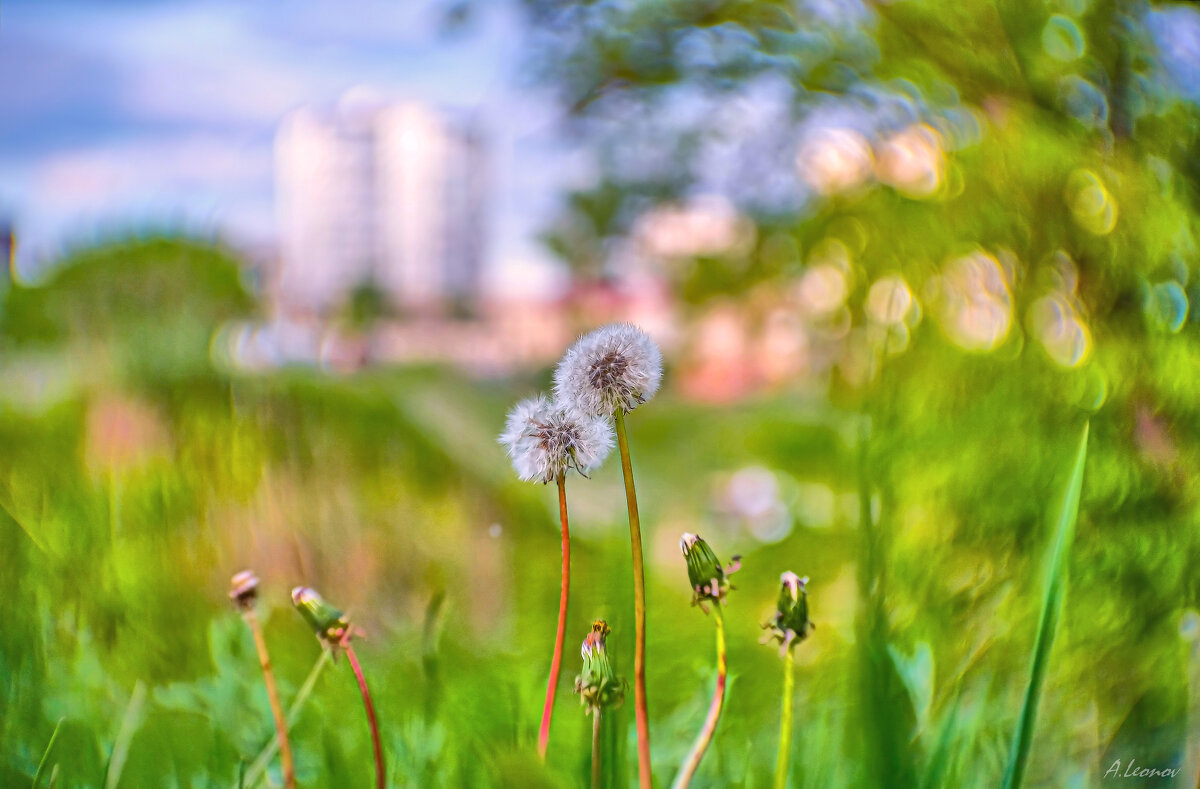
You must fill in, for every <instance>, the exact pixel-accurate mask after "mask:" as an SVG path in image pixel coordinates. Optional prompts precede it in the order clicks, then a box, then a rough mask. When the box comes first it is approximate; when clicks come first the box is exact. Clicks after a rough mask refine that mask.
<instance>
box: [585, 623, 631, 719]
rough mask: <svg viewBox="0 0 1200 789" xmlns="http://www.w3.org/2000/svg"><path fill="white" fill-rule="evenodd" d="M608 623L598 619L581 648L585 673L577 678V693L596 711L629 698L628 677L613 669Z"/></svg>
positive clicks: (590, 709)
mask: <svg viewBox="0 0 1200 789" xmlns="http://www.w3.org/2000/svg"><path fill="white" fill-rule="evenodd" d="M609 632H610V631H609V628H608V623H607V622H605V621H604V620H603V619H597V620H596V621H595V622H593V623H592V630H591V632H590V633H588V634H587V637H586V638H584V639H583V647H582V648H581V649H580V652H581V654H582V655H583V672H582V673H581V674H580V675H579V676H578V677H576V678H575V692H576V693H578V694H579V700H580V702H581V703H583V705H584V706H586V707H587V708H588V710H587V711H588V713H589V714H590V713H591V712H592V711H593V710H597V709H600V708H603V707H612V706H615V705H617V704H620V703H621V702H622V701H624V699H625V680H624V679H621V678H620V677H618V676H617V674H616V672H615V671H614V670H613V665H612V660H611V659H610V658H609V656H608V646H607V644H606V640H607V638H608V634H609Z"/></svg>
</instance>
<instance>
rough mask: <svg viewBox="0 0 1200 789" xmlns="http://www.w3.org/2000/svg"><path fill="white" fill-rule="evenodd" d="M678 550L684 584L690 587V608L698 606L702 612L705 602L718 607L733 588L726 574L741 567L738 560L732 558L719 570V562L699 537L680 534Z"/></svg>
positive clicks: (688, 533)
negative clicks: (685, 575)
mask: <svg viewBox="0 0 1200 789" xmlns="http://www.w3.org/2000/svg"><path fill="white" fill-rule="evenodd" d="M679 549H680V550H681V551H683V558H684V559H685V560H686V561H687V570H688V581H689V582H690V583H691V585H692V605H699V606H700V608H701V609H702V610H704V611H705V612H706V613H707V611H708V609H706V608H705V607H704V601H705V600H712V601H715V602H717V603H718V604H720V603H721V602H722V601H724V599H725V594H726V593H727V592H728V591H729V590H730V589H733V588H734V587H733V586H732V585H731V584H730V583H729V577H728V576H729V575H730V574H731V573H734V572H736V571H737V569H738V568H739V567H741V557H740V556H735V557H733V562H732V564H730V565H729V566H728V567H722V566H721V561H720V559H718V558H717V555H716V554H715V553H713V550H712V548H709V547H708V543H706V542H705V541H704V540H703V539H702V538H701V537H700V536H699V535H697V534H692V533H690V532H684V534H683V537H681V538H680V540H679Z"/></svg>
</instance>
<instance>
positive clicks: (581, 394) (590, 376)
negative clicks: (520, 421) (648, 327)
mask: <svg viewBox="0 0 1200 789" xmlns="http://www.w3.org/2000/svg"><path fill="white" fill-rule="evenodd" d="M661 381H662V351H660V350H659V349H658V346H657V345H656V344H655V343H654V340H652V339H650V337H649V336H648V335H647V334H646V333H645V332H644V331H642V330H641V329H639V328H638V327H636V326H634V325H633V324H631V323H611V324H609V325H607V326H602V327H600V328H599V329H596V330H595V331H592V332H589V333H588V334H585V335H584V336H583V337H581V338H580V339H579V341H578V342H576V343H575V344H574V345H572V346H571V347H570V348H568V349H567V352H566V354H565V355H564V356H563V358H562V361H560V362H559V363H558V368H557V369H556V370H555V371H554V392H555V394H556V395H557V397H558V399H559V401H561V402H562V403H563V404H564V405H567V406H569V407H571V408H573V409H575V410H577V411H579V412H581V413H584V414H592V415H596V416H606V417H607V416H610V415H611V414H612V413H613V412H615V411H616V410H617V409H618V408H620V409H621V410H622V411H624V412H625V413H628V412H630V411H632V410H633V409H635V408H637V407H638V406H639V405H641V404H642V403H645V402H646V401H647V400H649V399H650V398H652V397H654V395H655V393H657V392H658V386H659V383H660V382H661Z"/></svg>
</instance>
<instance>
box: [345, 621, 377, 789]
mask: <svg viewBox="0 0 1200 789" xmlns="http://www.w3.org/2000/svg"><path fill="white" fill-rule="evenodd" d="M343 646H344V648H345V650H346V658H347V659H348V660H349V661H350V668H352V669H354V678H355V679H357V680H358V689H359V691H361V692H362V697H363V706H365V707H366V708H367V723H368V724H370V726H371V745H372V747H374V749H375V786H376V787H377V789H384V788H385V787H386V786H387V773H386V771H385V769H384V765H383V745H382V744H381V743H380V741H379V722H378V721H377V720H376V719H375V705H374V704H372V703H371V691H369V690H367V678H366V677H364V676H363V671H362V666H360V665H359V664H358V656H357V655H355V654H354V647H353V645H351V644H350V642H349V640H347V641H346V643H345V644H344V645H343Z"/></svg>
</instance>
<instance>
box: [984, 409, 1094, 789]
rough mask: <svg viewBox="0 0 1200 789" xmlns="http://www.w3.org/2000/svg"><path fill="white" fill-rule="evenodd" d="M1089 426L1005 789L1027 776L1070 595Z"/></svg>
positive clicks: (1057, 536)
mask: <svg viewBox="0 0 1200 789" xmlns="http://www.w3.org/2000/svg"><path fill="white" fill-rule="evenodd" d="M1087 440H1088V428H1087V425H1084V428H1083V434H1082V435H1081V436H1080V438H1079V450H1078V451H1077V452H1076V454H1075V461H1074V462H1073V463H1072V464H1071V473H1070V476H1068V477H1067V480H1066V483H1065V485H1064V486H1063V489H1062V495H1061V496H1060V498H1061V503H1060V504H1059V507H1058V516H1057V517H1056V519H1055V521H1056V525H1055V529H1054V541H1053V542H1052V543H1051V544H1050V547H1049V549H1048V551H1047V561H1046V580H1045V584H1044V587H1045V588H1044V590H1043V592H1042V612H1041V617H1040V618H1039V620H1038V629H1037V638H1036V640H1035V641H1034V647H1033V661H1032V663H1031V665H1030V669H1029V686H1028V687H1027V688H1026V689H1025V700H1024V701H1023V702H1022V706H1021V718H1020V722H1019V724H1018V726H1017V731H1016V734H1015V735H1014V736H1013V746H1012V754H1011V756H1009V762H1008V767H1007V768H1006V770H1005V772H1004V787H1005V789H1019V787H1020V786H1021V784H1022V782H1023V781H1024V779H1025V769H1026V764H1027V763H1028V761H1029V750H1030V748H1031V746H1032V743H1033V732H1034V725H1035V723H1036V722H1037V710H1038V703H1039V702H1040V701H1041V695H1042V685H1043V683H1044V682H1045V680H1046V671H1047V668H1048V665H1049V663H1050V649H1051V647H1052V646H1053V645H1054V636H1055V634H1056V632H1057V630H1058V620H1059V617H1060V616H1061V615H1062V608H1063V599H1064V598H1065V597H1066V594H1067V568H1068V566H1069V562H1070V554H1071V544H1072V543H1073V542H1074V540H1075V521H1076V519H1077V518H1078V517H1079V493H1080V491H1081V490H1082V489H1083V467H1084V465H1085V463H1086V462H1087Z"/></svg>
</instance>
